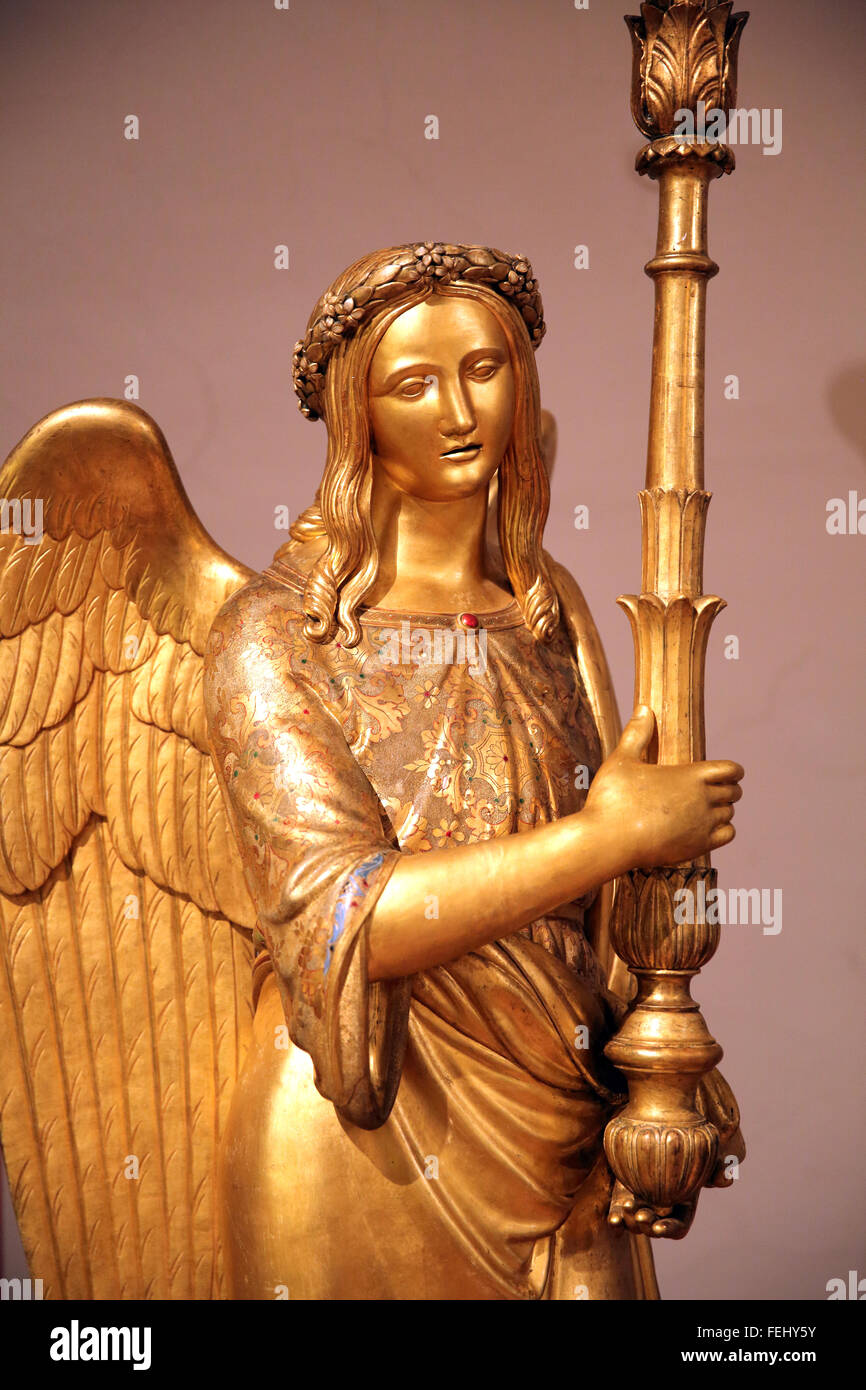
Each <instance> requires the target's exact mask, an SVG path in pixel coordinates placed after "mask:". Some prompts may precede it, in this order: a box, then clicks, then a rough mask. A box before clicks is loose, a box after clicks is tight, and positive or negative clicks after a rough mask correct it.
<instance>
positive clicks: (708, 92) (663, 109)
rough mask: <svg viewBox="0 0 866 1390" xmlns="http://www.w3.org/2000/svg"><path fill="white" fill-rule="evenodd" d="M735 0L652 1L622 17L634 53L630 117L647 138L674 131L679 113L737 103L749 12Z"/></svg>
mask: <svg viewBox="0 0 866 1390" xmlns="http://www.w3.org/2000/svg"><path fill="white" fill-rule="evenodd" d="M732 9H733V0H655V3H647V4H643V5H641V7H640V10H641V12H640V15H626V17H625V22H626V24H627V25H628V27H629V32H630V33H631V41H632V49H633V59H634V61H633V66H632V85H631V113H632V116H633V118H634V122H635V125H636V126H637V128H638V130H639V131H641V133H642V134H643V135H645V136H646V137H647V139H649V140H660V139H662V138H663V137H664V136H666V135H672V134H673V133H674V126H675V123H676V113H677V112H678V111H685V110H688V111H693V112H696V111H697V105H698V102H699V101H703V102H704V103H705V109H707V110H709V109H710V108H711V107H719V108H721V109H722V110H724V111H726V112H727V111H729V110H730V108H731V107H733V106H735V105H736V100H737V52H738V49H739V45H740V35H741V33H742V31H743V26H744V25H745V23H746V20H747V19H748V18H749V16H748V13H747V12H746V13H742V14H732V13H731V10H732Z"/></svg>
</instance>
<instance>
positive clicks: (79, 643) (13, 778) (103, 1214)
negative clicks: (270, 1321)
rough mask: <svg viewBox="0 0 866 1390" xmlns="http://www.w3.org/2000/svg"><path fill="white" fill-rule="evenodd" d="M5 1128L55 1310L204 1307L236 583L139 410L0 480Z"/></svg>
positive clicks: (235, 1020)
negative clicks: (218, 642) (227, 697)
mask: <svg viewBox="0 0 866 1390" xmlns="http://www.w3.org/2000/svg"><path fill="white" fill-rule="evenodd" d="M0 499H2V502H0V505H2V508H3V517H2V523H3V524H2V532H3V533H2V534H0V639H2V640H0V806H2V828H0V1141H2V1145H3V1152H4V1156H5V1160H6V1165H7V1169H8V1172H9V1179H10V1185H11V1189H12V1194H13V1201H14V1204H15V1210H16V1214H17V1217H18V1221H19V1224H20V1227H21V1233H22V1239H23V1242H24V1248H25V1251H26V1254H27V1258H28V1261H29V1264H30V1269H31V1273H32V1274H33V1275H34V1276H35V1277H38V1278H41V1279H42V1280H43V1281H44V1288H45V1294H46V1296H47V1297H54V1298H85V1299H87V1298H124V1299H130V1298H213V1297H217V1296H219V1292H220V1282H219V1281H220V1254H219V1234H218V1220H217V1209H216V1193H215V1182H214V1167H215V1161H216V1156H217V1147H218V1143H219V1137H220V1133H221V1130H222V1128H223V1125H224V1122H225V1118H226V1112H227V1106H228V1102H229V1099H230V1096H231V1091H232V1088H233V1084H234V1081H235V1078H236V1077H237V1075H238V1071H239V1068H240V1065H241V1062H242V1059H243V1055H244V1051H245V1048H246V1045H247V1039H248V1036H249V1032H250V1022H251V986H250V965H251V959H252V947H251V935H252V928H253V927H254V925H255V910H254V907H253V904H252V901H251V899H250V897H249V894H248V891H247V889H246V886H245V883H244V880H243V875H242V871H241V867H240V861H239V856H238V854H237V851H236V848H235V844H234V839H233V836H232V832H231V828H230V825H229V822H228V819H227V812H226V809H225V807H224V803H223V801H222V797H221V794H220V791H219V787H218V784H217V782H216V777H215V774H214V771H213V767H212V763H211V759H210V754H209V751H208V744H207V739H206V728H205V718H204V709H203V702H202V666H203V661H202V658H203V653H204V649H205V642H206V639H207V635H208V631H209V629H210V626H211V623H212V621H213V619H214V617H215V616H216V613H217V611H218V610H219V608H220V606H221V605H222V603H223V602H224V601H225V599H226V598H227V597H228V596H229V594H230V593H231V592H232V591H233V590H234V589H236V588H238V587H239V586H240V585H242V584H243V583H245V582H246V581H247V579H248V578H250V576H251V574H252V571H250V570H248V569H246V568H245V567H244V566H243V565H241V564H238V563H237V562H236V561H235V560H233V559H231V557H230V556H229V555H227V554H226V553H225V552H224V551H222V550H220V549H219V547H218V546H217V545H216V544H215V543H214V542H213V541H212V540H211V538H210V537H209V536H208V534H207V533H206V532H205V530H204V529H203V527H202V526H201V524H200V522H199V520H198V518H197V516H196V514H195V512H194V511H193V509H192V506H191V504H190V502H189V499H188V498H187V496H186V493H185V492H184V489H183V486H182V484H181V481H180V478H179V476H178V473H177V470H176V468H175V465H174V463H173V461H172V458H171V455H170V453H169V450H168V446H167V444H166V442H165V439H164V438H163V436H162V434H161V432H160V431H159V429H158V428H157V426H156V425H155V424H154V422H153V421H152V420H151V419H150V417H149V416H148V415H146V414H145V413H144V411H142V410H140V409H138V408H137V407H136V406H134V405H131V404H128V403H125V402H121V401H112V400H92V401H81V402H78V403H77V404H75V405H70V406H66V407H64V408H63V409H61V410H58V411H55V412H54V413H53V414H51V415H49V416H47V417H46V418H45V419H44V420H42V421H41V422H40V423H39V424H38V425H36V426H35V427H34V428H33V429H32V430H31V431H30V433H29V434H28V435H27V436H26V437H25V438H24V439H23V440H22V441H21V443H20V444H19V445H18V446H17V448H16V449H14V450H13V452H12V454H11V455H10V456H9V458H8V459H7V461H6V463H5V465H4V467H3V470H2V474H0Z"/></svg>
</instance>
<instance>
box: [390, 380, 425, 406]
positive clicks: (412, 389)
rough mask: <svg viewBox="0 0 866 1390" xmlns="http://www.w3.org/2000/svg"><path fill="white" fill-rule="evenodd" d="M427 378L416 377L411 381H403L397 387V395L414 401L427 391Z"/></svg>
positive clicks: (405, 399) (402, 398)
mask: <svg viewBox="0 0 866 1390" xmlns="http://www.w3.org/2000/svg"><path fill="white" fill-rule="evenodd" d="M427 385H428V382H427V378H426V377H423V376H422V377H416V378H414V379H413V380H411V381H404V382H403V383H402V384H401V385H400V386H399V387H398V388H397V395H398V396H399V397H400V399H401V400H404V401H416V400H418V399H419V398H420V397H421V396H423V395H424V394H425V393H426V391H427Z"/></svg>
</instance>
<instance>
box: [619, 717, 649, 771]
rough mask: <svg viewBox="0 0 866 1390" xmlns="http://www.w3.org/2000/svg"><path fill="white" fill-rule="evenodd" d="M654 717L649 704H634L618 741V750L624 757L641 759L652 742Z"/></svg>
mask: <svg viewBox="0 0 866 1390" xmlns="http://www.w3.org/2000/svg"><path fill="white" fill-rule="evenodd" d="M655 728H656V717H655V715H654V714H653V712H652V710H651V709H650V707H649V705H636V706H635V711H634V714H633V715H632V717H631V719H630V720H629V721H628V723H627V724H626V726H625V728H624V729H623V732H622V738H621V739H620V741H619V752H620V753H624V754H625V755H626V757H630V758H639V759H641V760H642V759H643V758H644V756H645V754H646V751H647V749H648V748H649V746H650V744H651V743H652V737H653V734H654V733H655Z"/></svg>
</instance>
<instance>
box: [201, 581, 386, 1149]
mask: <svg viewBox="0 0 866 1390" xmlns="http://www.w3.org/2000/svg"><path fill="white" fill-rule="evenodd" d="M261 600H262V596H261V595H259V596H258V600H257V598H256V595H255V592H254V593H253V595H252V597H250V595H249V591H246V598H245V597H244V591H242V593H241V595H240V596H235V597H234V598H232V599H231V600H229V602H228V604H227V605H226V606H225V607H224V608H223V610H222V612H221V613H220V615H219V616H218V618H217V620H216V622H215V624H214V626H213V628H212V630H211V635H210V641H209V645H208V652H207V656H206V661H205V677H204V679H205V692H204V693H205V709H206V713H207V723H208V736H209V739H210V745H211V751H212V755H213V760H214V765H215V768H216V772H217V777H218V779H219V782H220V786H221V788H222V791H223V796H224V798H225V800H226V804H227V806H228V808H229V812H230V815H231V820H232V824H233V828H234V832H235V837H236V839H237V842H238V845H239V847H240V852H241V855H242V859H243V866H244V874H245V877H246V881H247V884H248V886H249V889H250V892H251V894H252V897H253V900H254V902H255V905H256V911H257V915H258V920H259V925H260V928H261V931H262V933H263V935H264V937H265V941H266V942H267V946H268V949H269V951H270V954H271V957H272V959H273V963H274V969H275V971H276V977H277V982H278V984H279V988H280V993H281V996H282V1000H283V1006H284V1008H285V1012H286V1020H287V1023H288V1027H289V1033H290V1036H291V1038H292V1041H293V1042H295V1043H296V1044H297V1046H298V1047H301V1048H303V1049H304V1051H305V1052H308V1053H309V1054H310V1056H311V1058H312V1060H313V1065H314V1068H315V1076H316V1086H317V1087H318V1089H319V1091H320V1092H321V1094H322V1095H323V1096H326V1097H327V1098H328V1100H330V1101H332V1102H333V1103H334V1105H335V1106H336V1108H337V1109H338V1110H339V1111H340V1113H341V1114H342V1115H343V1116H344V1117H345V1118H346V1119H347V1120H349V1121H350V1122H351V1123H353V1124H356V1125H359V1126H360V1127H362V1128H364V1129H375V1128H376V1127H377V1126H379V1125H381V1124H383V1123H384V1122H385V1120H386V1119H387V1118H388V1114H389V1112H390V1109H391V1106H392V1105H393V1102H394V1097H395V1096H396V1094H397V1087H398V1085H399V1081H400V1072H401V1068H402V1063H403V1055H404V1052H405V1046H406V1030H407V1021H408V1009H409V996H410V993H411V981H410V980H385V981H377V982H370V981H369V980H368V978H367V933H366V923H367V920H368V918H369V915H370V913H371V911H372V909H373V907H374V906H375V904H376V902H377V900H378V898H379V896H380V894H381V892H382V890H383V888H384V887H385V885H386V883H387V882H388V879H389V878H390V876H391V873H392V872H393V869H394V867H395V865H396V864H397V862H398V860H399V857H400V850H399V849H397V848H396V847H395V846H394V845H393V844H392V843H390V842H389V840H388V839H387V838H386V837H385V834H384V831H383V828H382V820H381V816H380V812H379V803H378V799H377V797H376V794H375V792H374V791H373V788H372V787H371V786H370V783H369V782H368V780H367V778H366V777H365V776H364V773H363V772H362V771H361V768H360V767H359V766H358V764H357V762H356V761H355V759H354V757H353V756H352V753H351V750H350V749H349V746H348V744H347V743H346V740H345V738H344V735H343V731H342V729H341V727H340V725H339V723H338V722H337V720H336V719H335V718H334V717H333V715H331V714H330V713H329V711H328V710H327V709H326V707H325V705H324V704H323V702H322V700H321V699H320V697H319V696H318V694H317V693H316V692H315V690H314V689H313V687H312V685H311V684H310V683H308V682H307V681H305V680H304V679H303V678H302V677H300V676H299V675H298V674H297V672H296V671H293V669H292V667H293V660H292V656H293V651H294V649H295V645H296V642H297V633H298V624H297V622H295V621H293V620H292V618H291V616H290V615H287V614H286V613H285V610H282V609H280V607H279V605H274V603H273V602H271V603H270V605H268V604H267V603H263V602H262V601H261Z"/></svg>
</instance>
